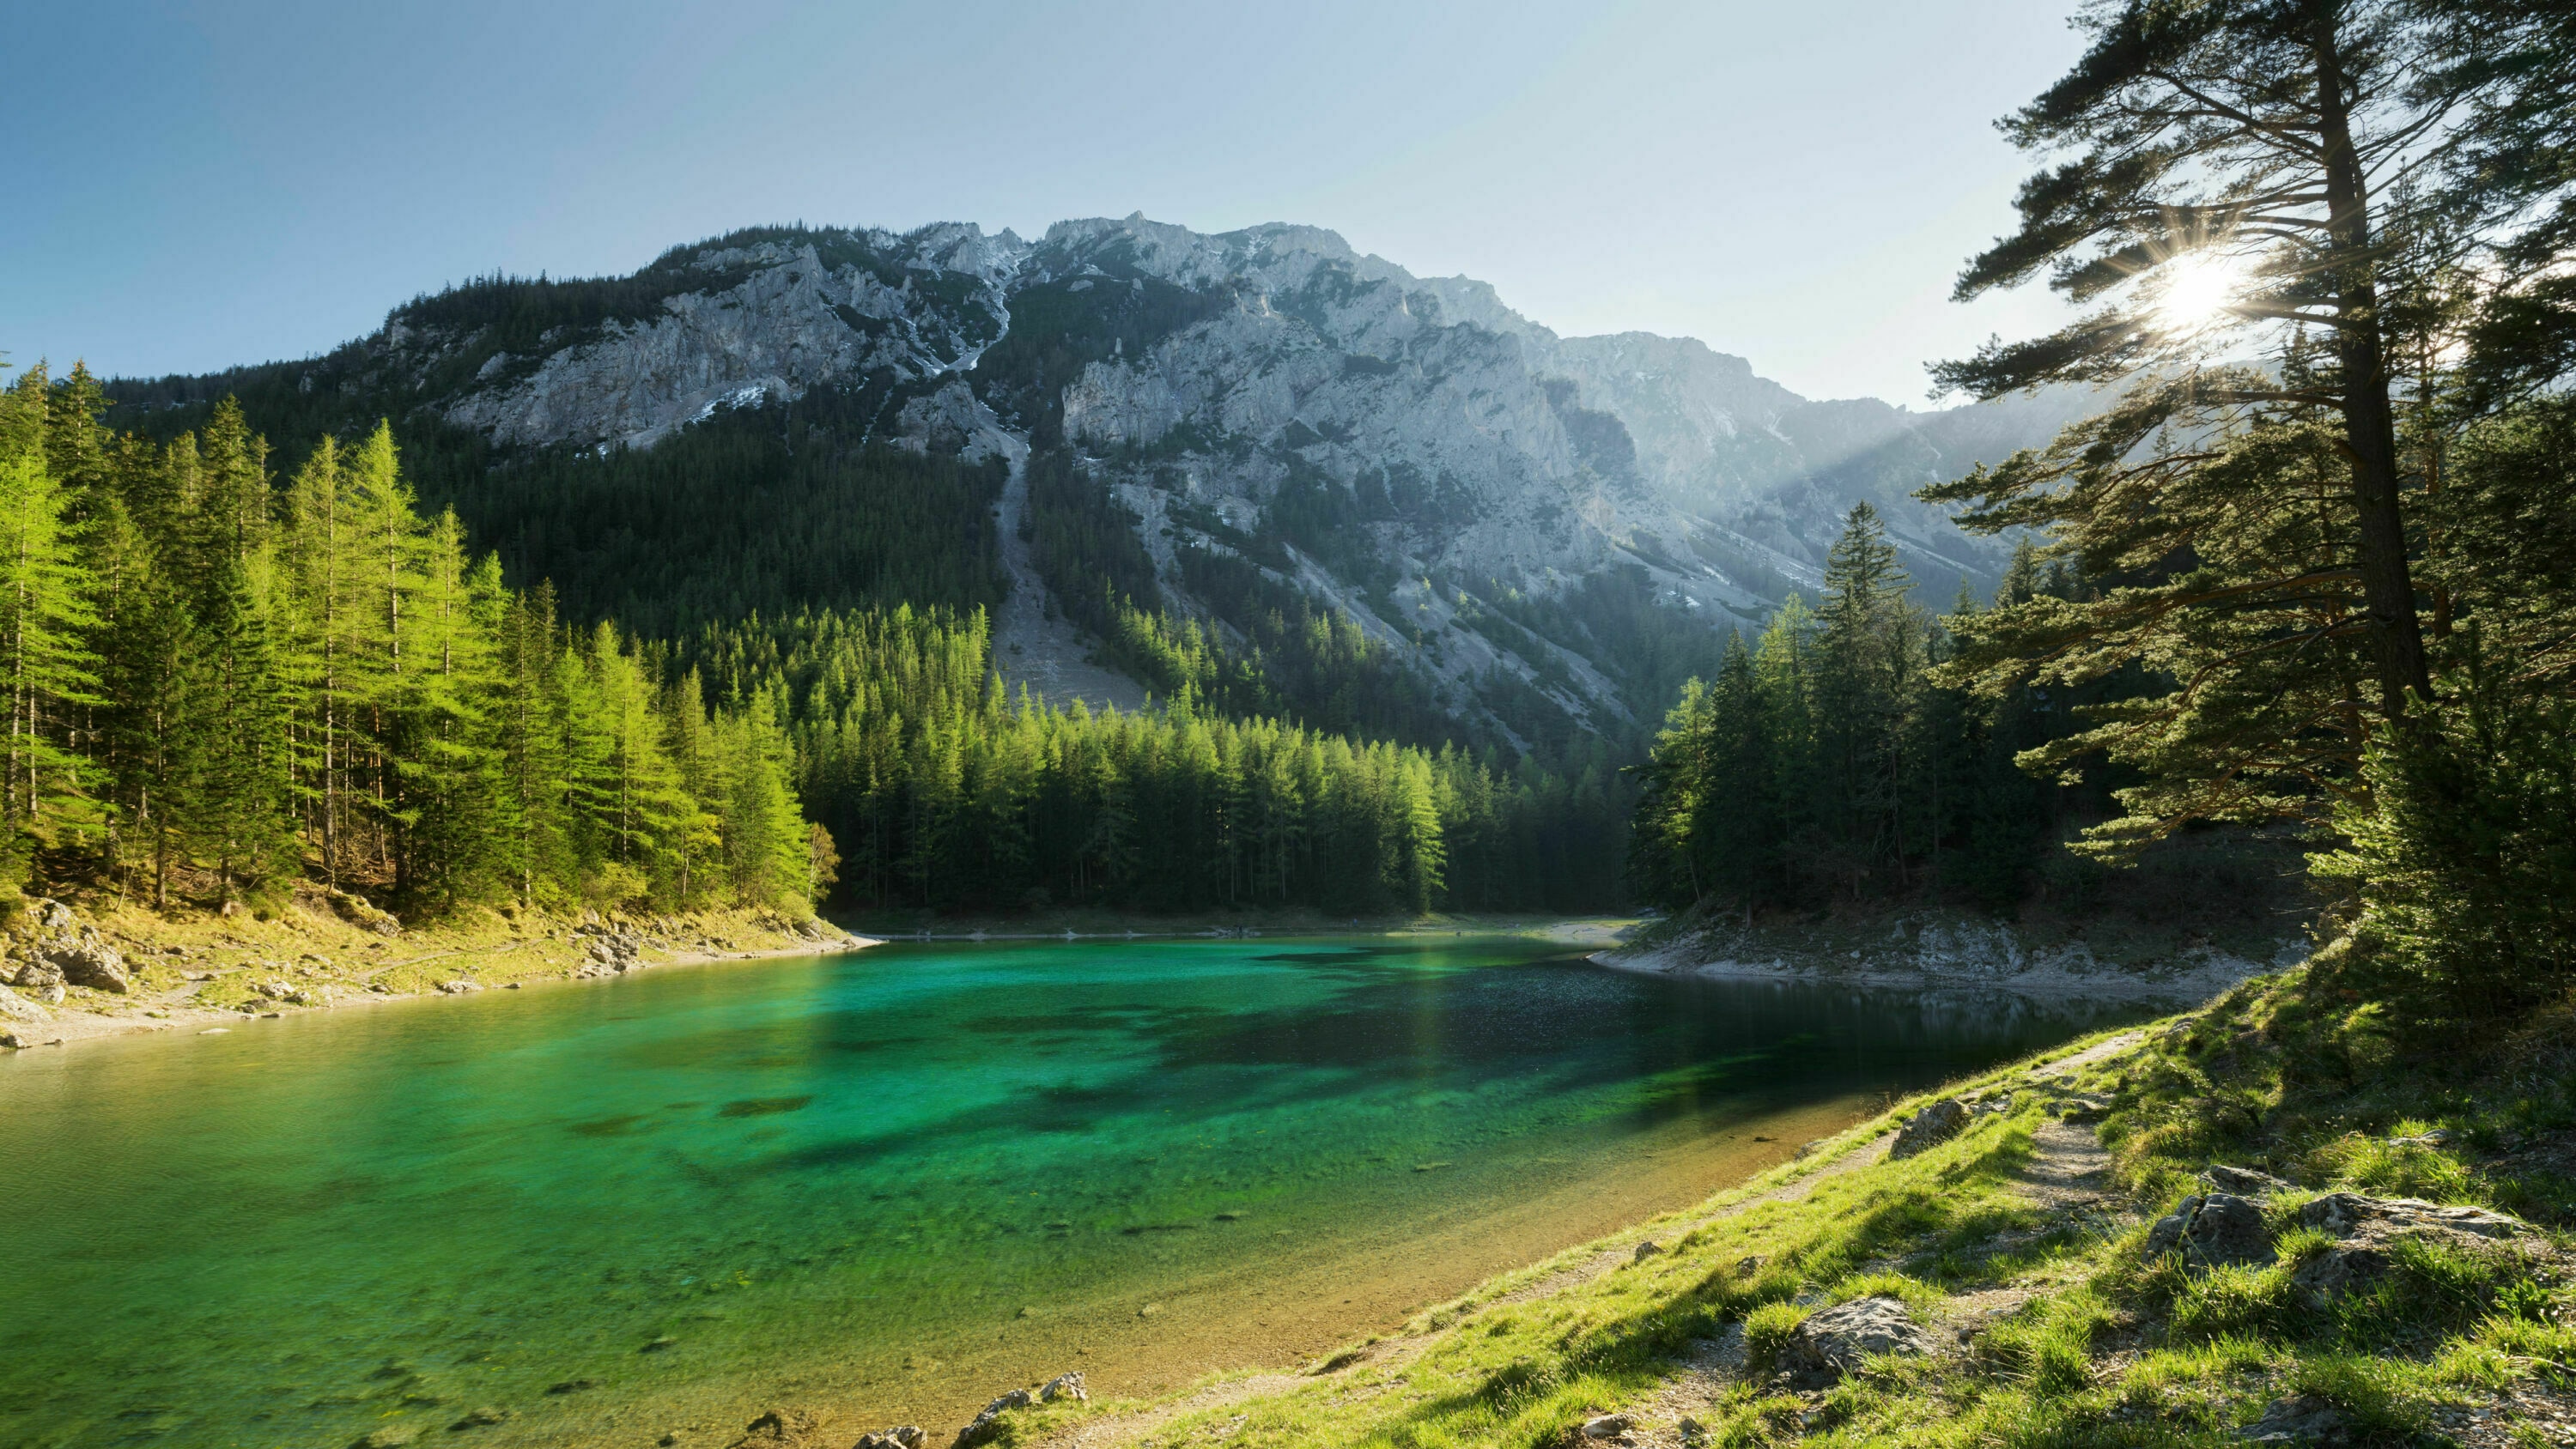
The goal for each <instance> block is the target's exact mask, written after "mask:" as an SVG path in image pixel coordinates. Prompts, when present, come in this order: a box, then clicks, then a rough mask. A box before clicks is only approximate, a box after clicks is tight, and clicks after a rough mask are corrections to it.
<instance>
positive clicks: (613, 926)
mask: <svg viewBox="0 0 2576 1449" xmlns="http://www.w3.org/2000/svg"><path fill="white" fill-rule="evenodd" d="M873 944H875V943H874V942H872V941H869V940H867V939H865V938H863V937H858V936H853V935H851V934H850V933H848V932H846V931H843V930H842V929H840V928H839V927H837V926H834V925H832V924H831V923H829V922H827V921H823V920H821V919H819V918H815V917H810V916H808V917H803V918H798V917H795V916H790V915H788V914H785V913H782V912H778V911H772V910H757V909H755V910H717V911H700V912H689V913H681V914H645V913H639V914H633V915H629V914H623V913H613V914H609V915H601V914H600V913H598V912H595V911H582V912H579V913H575V914H569V915H559V914H552V913H548V912H542V911H534V910H519V909H516V908H511V909H506V910H500V911H492V910H482V909H472V910H468V911H465V912H462V913H460V914H459V915H458V916H456V917H455V918H453V919H450V920H447V921H443V922H440V923H437V924H435V925H431V926H426V927H419V928H407V927H405V926H404V925H403V923H402V922H400V921H399V920H397V919H395V918H394V917H393V916H391V915H389V914H387V913H386V912H384V911H381V910H378V909H376V908H375V907H373V906H371V905H369V904H368V903H367V902H366V901H365V900H364V899H363V898H361V897H358V896H355V895H351V894H349V893H346V892H340V891H327V890H323V889H321V888H318V887H313V886H310V885H307V886H305V887H302V888H300V889H299V890H298V892H297V894H296V896H295V898H294V899H293V900H292V901H290V902H288V903H287V904H285V905H283V906H281V907H278V908H276V909H274V910H269V911H265V912H261V913H258V914H253V913H250V912H237V913H235V914H230V915H227V914H223V913H220V912H214V911H187V912H184V913H176V914H164V913H161V912H158V911H152V910H147V909H143V908H141V907H138V906H132V905H124V904H118V903H115V902H113V901H107V902H100V903H93V904H88V905H82V906H75V905H73V904H70V903H68V902H64V901H56V900H47V899H40V900H36V901H32V902H30V903H28V905H27V906H26V908H25V909H23V910H22V911H20V912H19V913H18V915H17V917H16V919H15V920H14V921H13V922H12V923H11V925H10V927H9V929H8V932H7V935H6V937H5V941H4V942H0V945H5V955H0V1048H5V1047H16V1048H19V1049H22V1050H32V1049H35V1048H40V1047H47V1046H66V1045H70V1044H73V1043H77V1042H81V1041H86V1040H95V1039H98V1038H101V1037H110V1036H124V1035H132V1034H135V1033H140V1032H171V1033H176V1034H191V1033H203V1032H210V1031H228V1030H231V1029H233V1028H236V1027H239V1026H241V1025H243V1024H244V1023H245V1022H250V1021H257V1020H262V1019H266V1018H272V1017H280V1016H286V1015H291V1014H295V1013H300V1012H310V1011H328V1010H333V1009H348V1008H351V1007H358V1006H372V1005H380V1004H383V1003H386V1002H392V1001H401V1000H407V999H418V998H422V997H438V996H462V995H466V994H469V993H472V992H476V991H483V990H490V989H515V988H518V987H521V986H527V985H534V984H537V983H541V982H555V981H576V980H597V979H602V978H607V977H614V976H618V975H623V974H625V973H628V972H632V971H638V970H643V969H646V968H648V967H656V966H672V965H683V964H689V963H695V962H705V961H721V960H740V959H746V958H750V957H756V956H795V955H814V954H819V953H823V952H831V951H846V950H855V949H858V948H860V947H863V946H868V945H873Z"/></svg>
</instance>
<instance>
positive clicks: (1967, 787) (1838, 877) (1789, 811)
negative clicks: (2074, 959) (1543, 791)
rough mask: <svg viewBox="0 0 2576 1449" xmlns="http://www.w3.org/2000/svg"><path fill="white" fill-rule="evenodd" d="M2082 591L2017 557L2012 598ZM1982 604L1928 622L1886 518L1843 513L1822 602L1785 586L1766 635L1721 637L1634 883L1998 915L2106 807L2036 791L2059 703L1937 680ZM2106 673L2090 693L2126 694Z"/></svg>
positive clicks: (1686, 892) (1641, 822)
mask: <svg viewBox="0 0 2576 1449" xmlns="http://www.w3.org/2000/svg"><path fill="white" fill-rule="evenodd" d="M2043 587H2045V588H2053V589H2056V590H2059V591H2061V592H2062V593H2064V594H2069V595H2075V596H2077V597H2081V596H2082V592H2083V585H2082V584H2081V582H2080V581H2078V580H2076V579H2073V578H2070V577H2068V576H2067V575H2066V574H2065V573H2064V572H2063V571H2060V572H2059V573H2058V574H2057V575H2056V576H2055V577H2054V578H2050V579H2043V578H2042V577H2041V576H2040V574H2039V571H2038V569H2037V565H2036V561H2035V559H2034V558H2033V557H2032V556H2031V555H2029V554H2028V553H2025V554H2023V555H2022V556H2021V557H2020V558H2019V559H2018V560H2017V563H2016V568H2015V570H2014V572H2013V574H2012V575H2010V576H2008V577H2007V579H2006V582H2005V590H2006V593H2005V595H2004V598H2005V600H2006V601H2007V602H2012V601H2014V600H2015V599H2016V598H2017V597H2020V598H2023V599H2025V600H2026V599H2040V598H2044V599H2046V600H2048V601H2049V602H2050V603H2051V604H2058V605H2062V604H2063V603H2064V602H2065V600H2064V599H2063V598H2061V597H2060V596H2059V594H2056V593H2050V594H2040V593H2037V592H2029V593H2026V594H2024V593H2023V592H2022V591H2035V590H2037V589H2040V588H2043ZM1979 627H1981V616H1980V615H1979V614H1978V612H1977V610H1976V609H1975V607H1974V605H1973V601H1969V600H1963V601H1962V603H1961V605H1960V608H1959V610H1958V612H1957V613H1954V614H1953V615H1951V616H1950V617H1949V618H1948V619H1947V620H1944V621H1941V622H1939V623H1936V622H1935V621H1933V620H1932V619H1930V618H1928V617H1926V616H1925V615H1924V614H1923V613H1922V611H1921V610H1919V609H1917V608H1916V607H1914V606H1913V604H1912V603H1911V602H1910V601H1909V598H1908V588H1907V584H1906V581H1905V578H1904V575H1903V574H1902V573H1901V572H1899V571H1898V570H1897V568H1896V564H1895V552H1894V549H1893V548H1892V547H1891V546H1890V545H1889V544H1888V543H1887V542H1886V537H1885V533H1884V530H1883V529H1882V528H1881V526H1880V524H1879V522H1878V519H1877V516H1876V514H1875V513H1874V512H1873V511H1872V510H1871V509H1870V508H1869V507H1868V505H1866V504H1863V505H1860V506H1859V507H1857V508H1855V509H1854V510H1853V512H1852V515H1851V519H1850V521H1849V524H1848V526H1847V527H1846V529H1845V530H1844V534H1843V537H1842V540H1841V541H1840V542H1839V543H1838V544H1837V545H1836V546H1835V548H1834V551H1833V555H1832V559H1831V561H1830V565H1829V568H1828V572H1827V578H1826V592H1825V596H1824V603H1823V606H1822V608H1821V610H1819V611H1813V612H1811V611H1810V610H1809V609H1808V608H1807V606H1806V605H1805V603H1804V602H1803V601H1801V600H1799V599H1797V598H1795V597H1794V596H1793V597H1792V599H1791V600H1790V602H1789V604H1788V605H1787V606H1786V607H1784V608H1782V609H1781V610H1780V612H1779V613H1778V614H1776V615H1775V616H1773V618H1772V621H1771V624H1770V626H1769V627H1768V628H1767V629H1766V630H1764V632H1763V634H1762V637H1761V640H1760V643H1759V645H1758V647H1756V648H1752V649H1748V648H1747V647H1746V646H1745V645H1744V643H1743V641H1742V639H1741V638H1740V637H1734V638H1730V640H1729V642H1728V645H1727V648H1726V653H1725V654H1724V656H1723V657H1722V659H1721V660H1720V661H1719V663H1718V667H1717V670H1716V673H1715V680H1714V682H1713V683H1712V684H1708V685H1701V684H1699V683H1698V682H1697V681H1693V682H1692V684H1691V685H1690V686H1688V687H1686V688H1685V689H1684V691H1683V694H1682V700H1681V703H1680V704H1679V705H1677V706H1676V707H1675V708H1674V710H1673V712H1672V713H1671V714H1670V716H1668V717H1667V719H1666V721H1665V728H1664V731H1663V733H1662V734H1660V735H1659V736H1657V738H1656V741H1655V743H1654V746H1653V748H1652V750H1651V752H1650V755H1649V759H1648V762H1647V764H1646V765H1645V766H1644V767H1643V769H1642V770H1641V772H1640V773H1641V775H1642V776H1643V780H1642V794H1641V800H1640V804H1639V807H1638V811H1637V817H1636V828H1635V833H1634V834H1633V835H1632V837H1631V842H1630V854H1629V869H1630V880H1631V883H1632V885H1633V887H1634V888H1635V889H1636V890H1637V891H1638V892H1639V894H1641V895H1643V896H1645V897H1646V898H1647V899H1649V900H1653V901H1655V902H1657V903H1659V904H1664V905H1668V906H1673V907H1676V908H1679V907H1690V906H1698V907H1700V908H1702V909H1704V910H1708V911H1711V912H1716V913H1737V914H1742V915H1747V916H1749V915H1750V914H1751V913H1752V912H1753V911H1754V910H1756V909H1757V908H1762V907H1814V906H1816V905H1820V904H1825V903H1829V902H1832V901H1836V900H1859V899H1866V898H1868V897H1871V896H1888V895H1895V894H1898V893H1901V892H1903V891H1905V890H1907V889H1909V888H1911V887H1912V886H1913V885H1914V884H1915V883H1916V882H1917V881H1918V880H1919V881H1923V882H1926V883H1928V884H1929V885H1931V886H1932V888H1933V889H1935V890H1941V889H1946V888H1951V887H1957V888H1960V889H1962V890H1963V891H1964V893H1965V894H1966V895H1968V896H1969V897H1970V898H1971V899H1974V900H1975V901H1977V902H1979V903H1980V904H1983V905H1985V906H1986V907H1988V908H1989V909H1992V910H1997V911H2002V910H2008V909H2010V908H2011V907H2013V906H2014V905H2016V904H2017V903H2018V902H2019V901H2020V900H2021V899H2022V897H2023V895H2024V893H2025V891H2026V889H2027V888H2028V884H2029V880H2030V877H2031V873H2032V868H2033V866H2034V865H2035V864H2037V862H2038V861H2039V860H2040V859H2041V856H2042V852H2043V851H2044V850H2045V849H2046V847H2047V846H2048V844H2049V843H2050V834H2051V832H2052V831H2053V830H2054V828H2055V823H2056V816H2057V815H2058V813H2059V812H2061V811H2070V810H2092V809H2098V808H2099V807H2100V789H2099V787H2098V786H2097V787H2094V788H2093V789H2090V790H2081V789H2070V788H2067V787H2064V786H2060V787H2057V788H2054V789H2051V788H2048V787H2044V786H2041V785H2040V784H2038V783H2037V782H2035V781H2033V780H2031V779H2029V778H2028V777H2027V776H2026V775H2025V774H2023V773H2022V772H2020V771H2019V770H2018V769H2016V768H2015V761H2016V758H2017V757H2018V756H2020V755H2021V754H2023V753H2024V752H2026V751H2027V750H2028V749H2030V748H2031V747H2033V746H2035V745H2039V744H2042V743H2043V742H2047V741H2049V740H2051V739H2052V738H2054V737H2057V736H2062V735H2064V734H2066V733H2070V732H2072V730H2073V729H2074V728H2075V726H2074V725H2073V723H2072V722H2071V721H2070V720H2069V719H2068V718H2067V714H2066V703H2067V701H2066V697H2065V694H2064V693H2063V692H2054V693H2053V692H2052V691H2050V690H2048V689H2045V688H2039V687H2016V688H2010V689H2006V690H2004V691H2002V692H2001V693H2000V695H1998V696H1996V697H1992V698H1981V697H1978V696H1975V695H1971V694H1968V693H1965V692H1963V691H1960V690H1957V689H1955V688H1952V687H1947V686H1944V685H1942V684H1940V683H1938V682H1937V676H1936V675H1935V674H1934V673H1932V670H1933V667H1934V666H1935V665H1937V664H1938V663H1939V662H1940V661H1941V660H1942V659H1943V657H1944V656H1945V654H1946V652H1947V650H1948V648H1949V639H1950V635H1951V633H1952V631H1974V630H1975V629H1977V628H1979ZM2120 687H2121V682H2120V681H2117V680H2114V681H2110V682H2107V683H2102V684H2097V685H2095V686H2093V687H2092V688H2090V689H2088V690H2086V691H2084V692H2083V693H2082V694H2080V695H2078V697H2079V698H2086V697H2089V698H2096V699H2098V698H2102V697H2105V696H2106V695H2110V694H2113V693H2116V691H2117V690H2118V689H2119V688H2120Z"/></svg>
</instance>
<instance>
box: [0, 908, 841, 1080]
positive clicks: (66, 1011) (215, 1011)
mask: <svg viewBox="0 0 2576 1449" xmlns="http://www.w3.org/2000/svg"><path fill="white" fill-rule="evenodd" d="M815 919H816V920H817V921H821V920H822V918H821V917H816V918H815ZM823 925H824V926H825V928H826V929H829V930H833V931H836V932H838V933H839V934H838V935H837V936H830V937H823V938H819V939H812V940H804V941H799V942H797V943H794V944H778V945H763V946H760V947H757V948H755V949H752V950H746V951H703V950H683V951H661V952H655V953H653V956H654V959H647V958H646V956H645V955H644V954H643V953H638V954H637V955H636V956H635V957H633V958H631V959H630V960H629V961H628V962H627V963H626V964H622V965H619V966H616V967H614V968H613V969H608V970H586V969H582V968H581V967H578V966H576V967H574V968H573V969H569V970H557V969H554V963H553V962H551V961H547V962H546V964H545V967H544V968H543V969H541V970H539V971H535V972H530V973H527V974H524V975H512V976H508V977H506V978H503V979H495V980H492V981H489V982H485V981H481V980H476V979H475V978H474V977H473V976H470V975H460V976H456V977H451V978H450V980H451V982H454V981H463V982H467V983H469V984H468V985H467V986H465V987H464V989H450V987H449V985H448V984H446V983H442V984H439V985H433V986H429V987H426V988H421V989H413V990H393V989H385V990H377V989H373V988H372V987H371V986H368V985H358V984H348V985H346V986H345V989H333V988H340V987H344V983H342V982H337V981H333V982H325V983H315V984H317V985H320V986H322V987H323V989H324V994H323V996H322V998H321V999H320V1000H319V1001H311V1002H292V1001H287V1000H274V1001H261V1002H259V1003H258V1006H259V1009H257V1010H244V1009H242V1008H241V1007H239V1006H212V1005H204V1004H197V1003H195V1002H193V1000H192V998H194V997H195V996H196V995H197V994H198V993H199V992H200V991H202V990H203V989H204V988H205V987H206V986H208V985H210V984H212V983H213V982H214V981H216V980H220V979H222V978H223V976H227V975H238V974H244V973H247V972H249V971H250V970H252V969H254V968H250V967H234V968H232V969H231V970H229V971H226V972H222V973H213V972H208V973H191V974H194V975H201V976H202V978H203V979H198V980H193V981H189V982H187V983H185V984H184V985H179V986H168V987H164V988H162V989H161V990H159V991H157V992H134V991H129V992H128V993H127V994H126V995H125V996H124V997H123V998H122V999H123V1001H124V1002H125V1006H124V1007H123V1009H119V1010H114V1011H107V1012H102V1011H97V1010H93V1009H88V1008H89V1006H90V1004H91V1003H93V1002H97V1001H100V1000H107V1001H114V1000H118V999H119V998H117V997H115V996H112V995H111V996H102V995H101V994H100V993H95V992H92V993H88V994H87V995H85V996H84V997H83V998H81V1004H80V1005H72V1004H71V1003H69V1002H66V1003H63V1004H57V1005H50V1006H48V1005H44V1004H42V1003H39V1002H34V1001H30V1000H29V999H28V998H27V997H26V996H25V995H24V994H23V993H21V994H19V995H18V997H17V999H18V1000H19V1001H21V1002H26V1003H27V1004H28V1005H33V1006H37V1007H38V1009H40V1010H42V1011H44V1012H45V1013H46V1018H45V1019H44V1020H41V1021H34V1020H25V1019H20V1018H17V1017H14V1016H5V1015H0V1031H7V1032H12V1033H14V1034H15V1036H16V1037H17V1039H18V1041H19V1043H20V1044H19V1046H18V1047H17V1052H30V1051H37V1050H41V1049H43V1048H46V1047H69V1046H72V1045H74V1044H76V1043H83V1042H98V1041H115V1040H125V1039H131V1038H137V1037H147V1036H162V1037H185V1036H217V1035H227V1034H230V1033H231V1032H233V1031H236V1030H240V1029H241V1028H243V1027H246V1026H249V1025H252V1024H253V1023H256V1022H261V1021H276V1020H284V1019H287V1018H289V1017H298V1016H310V1015H317V1014H321V1013H326V1012H333V1011H343V1010H349V1009H353V1008H359V1007H378V1006H390V1005H395V1004H397V1003H404V1002H421V1001H438V1000H451V999H456V998H461V997H465V996H473V995H479V994H481V993H482V992H485V991H518V990H524V989H528V988H531V987H542V986H561V985H586V984H590V983H594V982H600V981H613V980H617V979H619V978H621V977H623V976H626V975H629V974H632V973H634V972H638V971H660V970H665V969H668V968H671V967H679V966H707V965H714V964H716V963H719V962H725V961H759V960H773V959H783V958H788V957H796V956H839V955H851V954H855V953H857V952H860V951H864V950H867V949H869V948H871V947H874V946H881V945H884V944H885V941H884V940H883V939H882V938H879V937H871V936H862V935H858V934H856V933H854V932H848V931H842V930H840V928H839V927H837V926H833V925H831V923H829V922H828V921H825V922H823ZM550 940H551V938H539V937H529V938H521V939H517V940H513V941H510V942H507V943H505V944H501V945H498V946H477V945H462V946H456V947H453V948H450V949H446V950H435V951H431V952H428V953H426V954H423V955H419V956H412V957H408V958H405V959H402V960H397V961H386V962H381V963H371V967H370V969H369V970H367V971H365V972H364V973H361V974H360V975H359V976H357V977H355V978H353V982H354V983H369V982H372V981H373V980H374V978H376V977H379V976H383V975H385V974H388V973H390V972H394V971H405V970H414V969H416V968H418V967H421V966H425V965H427V964H429V963H431V962H437V961H448V960H454V961H457V962H458V963H459V964H458V967H457V969H458V970H459V971H469V970H474V969H478V968H480V967H483V966H486V965H489V964H492V963H493V962H495V961H496V960H500V959H501V958H506V957H508V956H510V955H512V954H515V953H517V952H518V951H520V950H522V949H523V948H525V947H527V946H530V945H535V944H539V942H540V941H550ZM145 949H148V948H146V947H138V950H137V954H138V956H141V953H142V951H143V950H145ZM162 949H164V950H170V949H175V948H169V947H164V948H162ZM307 954H311V953H307ZM142 959H145V960H149V959H152V958H150V957H148V956H146V957H142ZM541 959H542V958H541ZM138 974H140V973H138ZM0 979H5V978H0ZM14 1054H15V1053H9V1052H0V1060H5V1059H6V1057H7V1056H8V1055H14Z"/></svg>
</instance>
